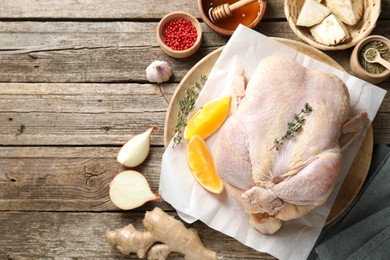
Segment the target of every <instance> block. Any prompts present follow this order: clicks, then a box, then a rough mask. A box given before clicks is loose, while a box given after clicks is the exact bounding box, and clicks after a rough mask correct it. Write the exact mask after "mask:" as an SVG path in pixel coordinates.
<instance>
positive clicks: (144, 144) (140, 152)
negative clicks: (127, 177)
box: [117, 127, 155, 167]
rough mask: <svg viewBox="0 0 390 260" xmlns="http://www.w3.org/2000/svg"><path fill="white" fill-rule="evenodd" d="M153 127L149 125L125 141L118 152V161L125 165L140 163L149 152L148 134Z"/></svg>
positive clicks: (134, 165)
mask: <svg viewBox="0 0 390 260" xmlns="http://www.w3.org/2000/svg"><path fill="white" fill-rule="evenodd" d="M154 129H155V128H154V127H151V128H149V129H148V130H146V131H145V132H143V133H142V134H138V135H136V136H134V137H133V138H131V139H130V140H129V141H127V142H126V143H125V144H124V145H123V146H122V148H121V149H120V151H119V153H118V156H117V160H118V162H119V163H120V164H123V165H125V166H127V167H136V166H138V165H140V164H141V163H142V162H143V161H144V160H145V159H146V157H147V156H148V154H149V149H150V136H151V134H152V131H153V130H154Z"/></svg>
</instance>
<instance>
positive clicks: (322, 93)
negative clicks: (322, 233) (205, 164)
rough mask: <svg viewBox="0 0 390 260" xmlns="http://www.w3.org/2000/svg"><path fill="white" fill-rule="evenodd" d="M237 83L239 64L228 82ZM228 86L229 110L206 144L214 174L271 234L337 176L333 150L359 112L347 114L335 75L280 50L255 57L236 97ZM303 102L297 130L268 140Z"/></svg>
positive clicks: (360, 124)
mask: <svg viewBox="0 0 390 260" xmlns="http://www.w3.org/2000/svg"><path fill="white" fill-rule="evenodd" d="M243 85H245V77H244V73H243V70H239V71H238V73H237V75H236V78H235V79H234V81H233V88H234V89H242V88H243ZM232 93H233V101H234V102H233V111H234V112H233V114H232V115H231V116H230V117H229V118H228V119H227V121H226V122H225V124H224V125H223V126H222V128H221V130H220V134H219V136H218V139H217V142H216V144H215V145H216V146H215V149H214V157H215V163H216V167H217V170H218V174H219V176H220V177H221V178H222V180H223V181H224V184H225V187H226V189H227V191H228V192H229V193H230V194H231V195H232V196H233V197H234V198H235V199H236V200H238V201H239V202H240V203H241V204H242V206H243V207H244V209H245V211H246V212H247V213H248V214H250V216H251V218H250V223H251V224H252V226H253V227H254V228H256V229H257V230H258V231H260V232H262V233H265V234H273V233H275V232H276V231H277V230H279V229H280V227H281V225H282V221H288V220H291V219H295V218H298V217H300V216H302V215H304V214H306V213H307V212H308V211H310V210H311V209H313V208H314V207H316V206H318V205H321V204H323V203H324V202H325V201H326V200H327V198H328V196H329V195H330V193H331V191H332V190H333V188H334V187H335V185H336V183H337V181H338V178H339V173H340V169H341V166H342V154H341V150H342V149H343V148H344V147H345V146H347V145H348V144H349V143H350V142H351V141H352V140H353V137H354V136H356V134H358V133H359V132H360V131H362V130H363V129H364V128H365V126H366V124H367V123H368V119H367V113H366V112H360V113H358V114H357V115H356V116H355V117H351V116H350V109H349V93H348V89H347V87H346V86H345V84H344V83H343V82H342V81H341V80H340V79H339V78H338V77H336V76H335V75H332V74H327V73H324V72H320V71H312V70H309V69H307V68H305V67H303V66H302V65H300V64H298V63H297V62H295V61H293V60H291V59H289V58H284V57H268V58H266V59H264V60H262V61H261V62H260V64H259V65H258V66H257V68H256V70H255V71H254V73H253V76H252V78H251V79H250V81H249V82H248V86H247V88H246V90H245V96H244V97H242V91H234V90H233V91H232ZM235 93H240V95H239V96H235ZM308 104H310V107H311V108H312V109H311V111H307V113H306V114H305V115H304V120H302V123H301V126H300V128H299V129H298V131H297V132H296V133H294V136H293V137H291V138H286V139H285V140H283V144H281V145H278V146H277V147H275V140H278V138H280V137H282V136H284V135H285V134H286V130H288V125H287V123H288V122H292V121H294V117H295V116H296V115H297V114H299V113H300V112H301V111H302V109H303V108H305V106H307V105H308ZM235 108H236V109H237V110H235Z"/></svg>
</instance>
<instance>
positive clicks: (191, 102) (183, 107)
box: [172, 75, 207, 149]
mask: <svg viewBox="0 0 390 260" xmlns="http://www.w3.org/2000/svg"><path fill="white" fill-rule="evenodd" d="M206 81H207V77H206V76H204V75H201V76H200V80H199V81H196V82H195V83H194V85H193V86H190V87H189V88H187V89H186V90H185V93H184V97H183V98H181V99H180V100H179V111H178V112H177V123H176V127H175V134H174V137H173V145H172V148H173V149H174V148H176V147H177V146H178V145H179V144H180V142H181V141H182V140H183V129H184V128H185V127H186V126H187V118H188V115H189V114H190V113H191V111H192V110H193V109H194V107H195V102H196V100H197V98H198V96H199V92H200V90H201V89H202V87H203V86H204V84H205V83H206Z"/></svg>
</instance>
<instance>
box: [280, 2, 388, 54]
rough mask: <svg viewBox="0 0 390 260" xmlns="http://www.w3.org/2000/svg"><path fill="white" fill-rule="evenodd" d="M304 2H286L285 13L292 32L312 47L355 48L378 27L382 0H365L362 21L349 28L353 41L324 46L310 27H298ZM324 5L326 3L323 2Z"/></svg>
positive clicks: (321, 48) (326, 49)
mask: <svg viewBox="0 0 390 260" xmlns="http://www.w3.org/2000/svg"><path fill="white" fill-rule="evenodd" d="M304 2H305V1H304V0H286V1H285V2H284V13H285V15H286V18H287V21H288V24H289V26H290V28H291V29H292V31H293V32H294V33H295V34H296V35H297V36H298V37H299V38H300V39H301V40H303V41H305V42H307V43H308V44H310V45H311V46H313V47H315V48H317V49H320V50H324V51H332V50H345V49H348V48H351V47H353V46H355V45H356V44H357V43H358V42H359V41H361V40H362V39H363V38H364V37H367V36H369V35H370V33H371V32H372V30H373V29H374V28H375V26H376V22H377V20H378V17H379V14H380V12H381V0H363V4H364V11H363V16H362V18H361V19H360V21H359V22H358V23H357V24H355V25H354V26H347V29H348V31H349V33H350V36H351V39H350V40H349V41H346V42H342V43H339V44H337V45H330V46H328V45H323V44H321V43H318V42H316V41H315V40H314V38H313V36H312V35H311V33H310V29H309V28H308V27H303V26H297V25H296V23H297V19H298V15H299V12H300V11H301V8H302V5H303V3H304ZM322 3H324V1H322Z"/></svg>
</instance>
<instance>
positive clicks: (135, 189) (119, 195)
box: [109, 170, 160, 210]
mask: <svg viewBox="0 0 390 260" xmlns="http://www.w3.org/2000/svg"><path fill="white" fill-rule="evenodd" d="M109 196H110V199H111V202H112V203H113V204H114V205H115V206H117V207H118V208H120V209H123V210H129V209H134V208H138V207H140V206H142V205H143V204H145V203H146V202H148V201H151V200H158V199H160V195H158V194H154V193H153V192H152V191H151V189H150V186H149V183H148V181H147V180H146V178H145V176H144V175H142V174H141V173H139V172H137V171H130V170H129V171H124V172H121V173H118V174H117V175H116V176H115V177H114V179H112V181H111V183H110V191H109Z"/></svg>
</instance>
